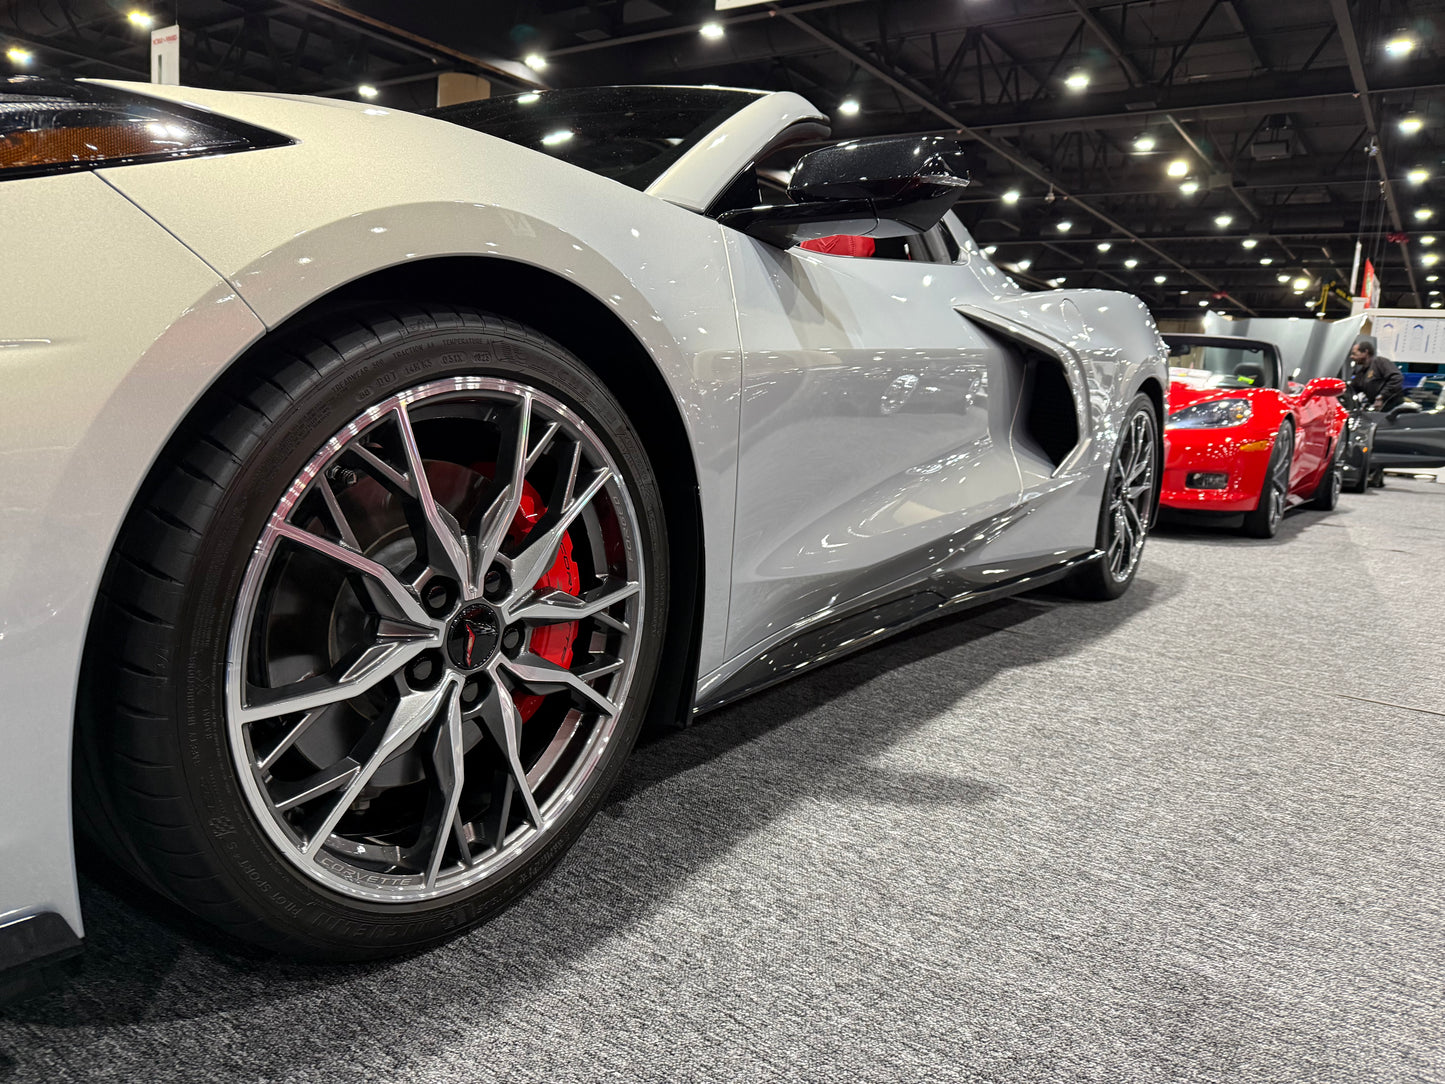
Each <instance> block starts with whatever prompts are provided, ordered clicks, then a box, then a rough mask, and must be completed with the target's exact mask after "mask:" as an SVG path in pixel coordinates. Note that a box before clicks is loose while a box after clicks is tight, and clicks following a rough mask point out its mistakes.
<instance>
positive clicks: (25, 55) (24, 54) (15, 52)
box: [5, 45, 35, 64]
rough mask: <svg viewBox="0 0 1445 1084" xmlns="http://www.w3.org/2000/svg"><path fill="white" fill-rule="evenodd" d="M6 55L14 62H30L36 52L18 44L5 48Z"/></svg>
mask: <svg viewBox="0 0 1445 1084" xmlns="http://www.w3.org/2000/svg"><path fill="white" fill-rule="evenodd" d="M5 55H6V56H7V57H9V58H10V62H11V63H12V64H29V63H30V61H31V60H32V59H34V57H35V54H34V53H32V52H31V51H30V50H29V49H22V48H20V46H18V45H12V46H10V48H8V49H6V50H5Z"/></svg>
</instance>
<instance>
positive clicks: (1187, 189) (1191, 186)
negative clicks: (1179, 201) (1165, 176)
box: [1179, 181, 1199, 196]
mask: <svg viewBox="0 0 1445 1084" xmlns="http://www.w3.org/2000/svg"><path fill="white" fill-rule="evenodd" d="M1179 191H1181V192H1183V193H1184V194H1185V195H1186V196H1192V195H1194V193H1196V192H1198V191H1199V182H1198V181H1185V182H1184V183H1183V184H1181V185H1180V186H1179Z"/></svg>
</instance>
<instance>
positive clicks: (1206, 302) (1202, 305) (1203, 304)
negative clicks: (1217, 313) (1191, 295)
mask: <svg viewBox="0 0 1445 1084" xmlns="http://www.w3.org/2000/svg"><path fill="white" fill-rule="evenodd" d="M1199 307H1200V308H1201V309H1207V308H1209V298H1207V297H1206V298H1205V299H1204V300H1203V301H1201V302H1200V303H1199Z"/></svg>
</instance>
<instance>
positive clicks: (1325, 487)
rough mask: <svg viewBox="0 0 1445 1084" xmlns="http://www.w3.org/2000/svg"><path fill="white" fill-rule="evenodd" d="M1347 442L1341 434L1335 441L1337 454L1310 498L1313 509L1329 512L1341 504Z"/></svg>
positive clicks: (1332, 458)
mask: <svg viewBox="0 0 1445 1084" xmlns="http://www.w3.org/2000/svg"><path fill="white" fill-rule="evenodd" d="M1345 442H1346V436H1345V434H1344V433H1341V434H1340V436H1339V439H1338V440H1336V441H1335V454H1334V455H1333V456H1331V457H1330V465H1329V466H1328V467H1327V468H1326V469H1325V473H1324V476H1323V477H1322V478H1320V482H1319V485H1317V486H1316V487H1315V493H1314V496H1313V497H1311V498H1310V507H1311V508H1318V509H1319V510H1320V511H1322V512H1329V511H1331V510H1333V509H1334V508H1335V506H1336V505H1338V504H1339V503H1340V490H1341V488H1343V486H1344V483H1345Z"/></svg>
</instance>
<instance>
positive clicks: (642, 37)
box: [546, 0, 864, 59]
mask: <svg viewBox="0 0 1445 1084" xmlns="http://www.w3.org/2000/svg"><path fill="white" fill-rule="evenodd" d="M863 2H864V0H810V2H809V3H805V4H794V5H793V6H792V7H790V8H788V9H787V10H788V11H791V12H799V13H801V12H808V11H823V10H824V9H826V8H839V7H846V6H847V5H849V4H861V3H863ZM771 18H773V11H772V10H771V8H769V9H768V10H764V11H749V12H744V13H743V14H741V15H729V16H727V17H726V18H719V19H712V20H710V21H711V22H717V23H721V24H722V25H723V27H724V29H726V28H727V27H730V26H743V25H745V24H746V23H756V22H763V21H766V20H768V19H771ZM697 28H698V24H697V23H695V22H688V23H687V24H686V25H684V26H666V27H663V28H661V29H659V30H644V31H641V32H640V33H637V34H623V35H620V36H618V37H615V38H603V39H602V40H601V41H588V42H584V43H583V44H581V45H564V46H563V47H562V48H560V49H548V50H547V52H546V56H547V57H548V58H549V59H550V58H552V57H559V56H575V55H576V54H577V53H591V52H595V51H597V50H598V49H611V48H613V47H614V46H618V45H635V44H636V43H638V42H640V41H658V40H660V39H662V38H676V37H681V36H682V35H683V34H696V33H697Z"/></svg>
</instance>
